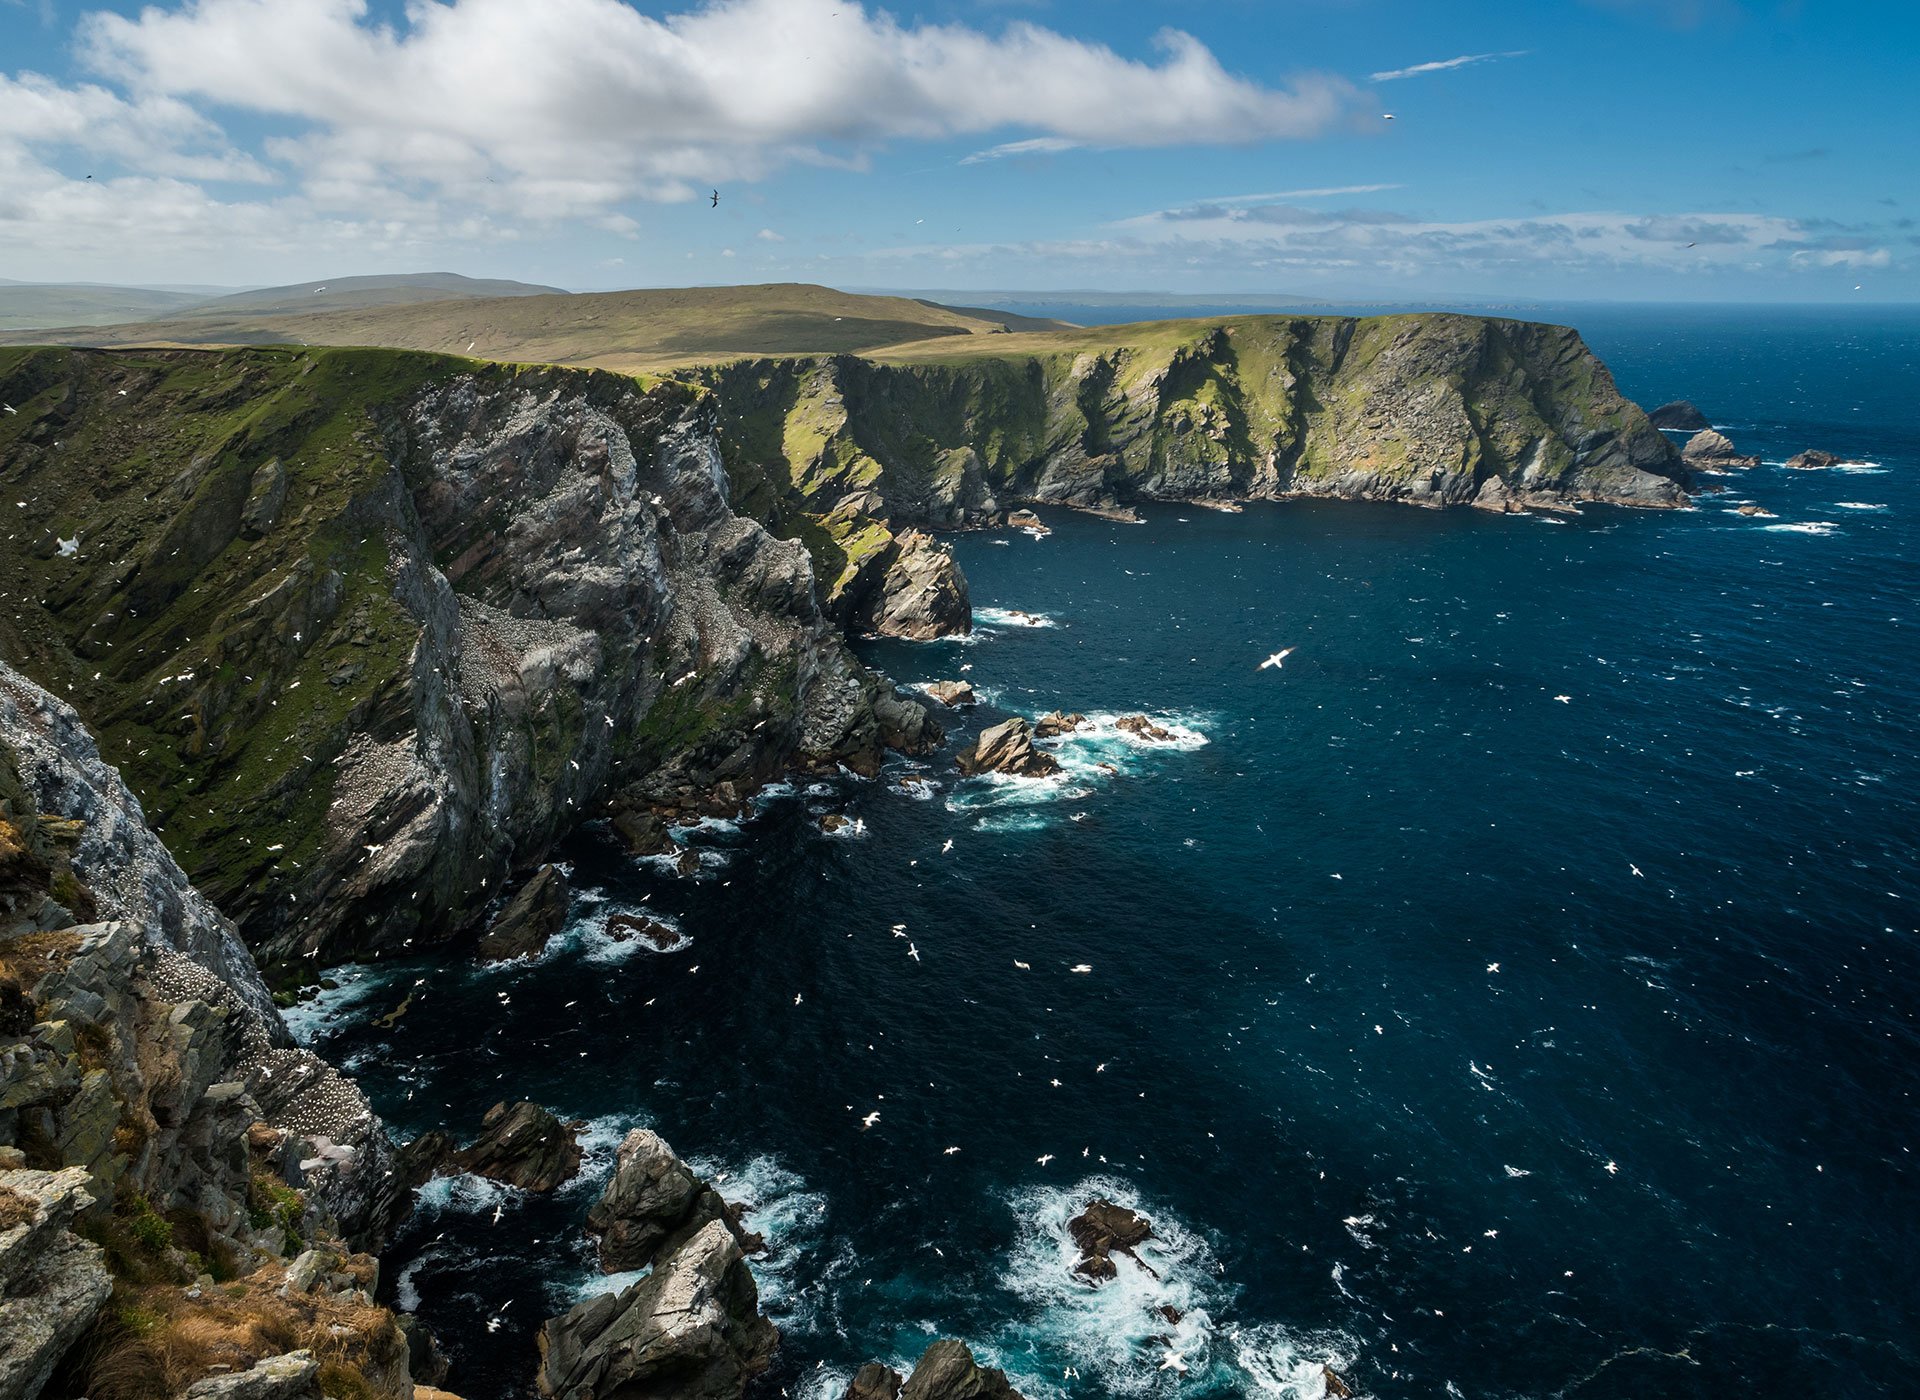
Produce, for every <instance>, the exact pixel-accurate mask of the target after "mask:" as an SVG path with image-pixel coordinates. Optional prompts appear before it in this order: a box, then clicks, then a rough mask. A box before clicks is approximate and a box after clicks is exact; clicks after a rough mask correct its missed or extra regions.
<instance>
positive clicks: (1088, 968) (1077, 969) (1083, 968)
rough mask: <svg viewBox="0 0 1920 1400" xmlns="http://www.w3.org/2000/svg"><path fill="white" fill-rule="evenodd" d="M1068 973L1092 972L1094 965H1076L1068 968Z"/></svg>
mask: <svg viewBox="0 0 1920 1400" xmlns="http://www.w3.org/2000/svg"><path fill="white" fill-rule="evenodd" d="M1067 971H1068V972H1092V971H1093V964H1092V963H1075V964H1074V965H1073V966H1072V967H1070V968H1068V969H1067Z"/></svg>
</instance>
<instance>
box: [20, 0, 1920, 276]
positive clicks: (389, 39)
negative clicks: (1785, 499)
mask: <svg viewBox="0 0 1920 1400" xmlns="http://www.w3.org/2000/svg"><path fill="white" fill-rule="evenodd" d="M1916 152H1920V4H1915V3H1912V0H1899V3H1895V0H1448V2H1447V3H1441V2H1440V0H1209V3H1206V4H1202V5H1182V6H1175V5H1168V4H1164V3H1156V4H1144V3H1134V0H1085V2H1083V0H927V3H920V4H913V3H902V4H898V5H895V6H893V7H891V8H881V7H879V6H875V5H863V4H861V3H859V0H673V3H664V4H661V3H651V0H156V2H155V3H147V4H140V3H132V2H131V0H128V2H126V3H112V2H110V0H0V278H8V279H13V280H18V281H101V282H122V283H144V284H208V285H221V286H240V285H262V284H274V283H287V282H300V281H308V280H316V279H324V278H327V277H339V276H346V275H349V274H354V273H372V272H408V271H425V270H430V269H431V270H448V271H455V272H462V273H466V274H468V275H470V276H486V277H510V278H518V279H521V280H524V281H531V282H541V283H550V284H554V285H558V286H564V287H567V288H571V289H576V290H589V289H606V288H614V287H628V286H676V285H689V284H697V283H718V282H769V281H808V282H824V283H828V284H831V285H835V286H841V287H850V288H879V287H884V288H938V289H954V290H980V291H987V290H1021V291H1046V290H1060V289H1070V288H1071V289H1082V288H1087V289H1100V290H1107V291H1116V292H1118V291H1140V290H1154V291H1167V292H1185V293H1228V292H1234V293H1255V292H1263V293H1277V294H1289V295H1299V296H1307V297H1328V298H1346V299H1353V298H1383V299H1409V298H1422V297H1424V298H1437V299H1444V298H1464V297H1481V298H1515V299H1520V298H1531V299H1545V300H1573V299H1619V300H1702V301H1841V300H1868V301H1914V300H1920V223H1916V220H1920V154H1916ZM714 191H718V193H719V195H720V203H719V204H718V205H717V206H716V205H714V204H713V203H712V201H711V194H712V192H714Z"/></svg>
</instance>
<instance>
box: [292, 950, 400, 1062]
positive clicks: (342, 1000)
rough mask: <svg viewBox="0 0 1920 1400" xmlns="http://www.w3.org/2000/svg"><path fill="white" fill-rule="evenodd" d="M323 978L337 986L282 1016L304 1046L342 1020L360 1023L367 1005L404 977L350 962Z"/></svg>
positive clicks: (388, 969) (323, 975)
mask: <svg viewBox="0 0 1920 1400" xmlns="http://www.w3.org/2000/svg"><path fill="white" fill-rule="evenodd" d="M320 975H321V977H322V978H323V979H324V980H325V981H328V982H333V983H335V984H336V985H335V986H334V987H332V988H331V989H329V988H324V987H323V988H322V989H321V990H320V991H318V992H315V993H314V994H313V995H312V996H310V997H308V998H307V999H306V1000H305V1001H303V1002H300V1003H299V1004H297V1005H295V1006H290V1007H288V1008H286V1010H284V1011H282V1012H281V1013H280V1019H281V1020H282V1021H284V1022H286V1025H287V1030H288V1031H289V1032H291V1033H292V1035H293V1038H294V1039H295V1040H296V1041H298V1042H299V1043H300V1044H302V1045H311V1044H313V1042H314V1041H315V1040H316V1039H317V1038H319V1036H320V1035H321V1034H322V1033H323V1032H325V1031H329V1030H332V1029H334V1028H336V1027H337V1026H338V1025H339V1024H340V1023H341V1022H343V1021H346V1022H350V1021H355V1020H358V1019H359V1011H361V1010H364V1009H365V1007H364V1003H366V1002H367V1001H369V1000H370V999H372V998H373V997H374V996H375V995H377V994H378V993H380V992H384V991H386V990H387V989H388V988H389V987H391V986H392V985H393V984H394V983H395V982H397V981H398V980H400V978H401V977H402V976H404V975H405V974H404V971H403V970H402V969H398V968H382V967H368V966H364V965H361V964H356V963H348V964H346V965H345V966H343V967H335V968H329V969H328V970H327V971H325V972H323V973H321V974H320Z"/></svg>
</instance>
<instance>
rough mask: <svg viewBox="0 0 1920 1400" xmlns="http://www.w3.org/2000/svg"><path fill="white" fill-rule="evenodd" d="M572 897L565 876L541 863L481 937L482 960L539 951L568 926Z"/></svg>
mask: <svg viewBox="0 0 1920 1400" xmlns="http://www.w3.org/2000/svg"><path fill="white" fill-rule="evenodd" d="M570 899H571V894H570V891H569V890H568V888H567V880H566V877H565V876H564V875H562V874H561V873H560V872H559V871H558V870H556V869H555V868H554V867H553V866H551V865H543V866H541V867H540V868H539V869H538V870H536V871H534V873H533V874H532V875H530V876H528V877H527V880H526V882H525V883H524V884H522V885H521V886H520V888H519V889H518V890H517V891H516V892H515V893H514V896H513V898H512V899H510V900H508V901H507V904H506V907H505V908H503V909H502V910H501V911H500V912H499V913H498V914H496V915H494V917H493V922H492V923H491V924H489V925H488V926H487V931H486V933H485V935H483V936H482V937H481V939H480V949H479V952H480V957H481V959H482V960H483V961H485V962H505V961H507V960H508V959H510V958H525V957H531V956H533V955H534V954H536V953H538V952H540V951H541V950H542V949H544V948H545V947H546V946H547V940H548V939H550V938H552V937H553V935H554V934H556V933H558V932H559V931H560V930H561V929H562V928H564V927H565V926H566V922H567V908H568V905H569V903H570Z"/></svg>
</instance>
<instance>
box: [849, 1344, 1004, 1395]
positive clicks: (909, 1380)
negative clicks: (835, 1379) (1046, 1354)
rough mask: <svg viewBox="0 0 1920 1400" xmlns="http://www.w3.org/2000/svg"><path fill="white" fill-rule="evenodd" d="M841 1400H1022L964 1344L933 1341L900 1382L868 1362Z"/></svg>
mask: <svg viewBox="0 0 1920 1400" xmlns="http://www.w3.org/2000/svg"><path fill="white" fill-rule="evenodd" d="M844 1400H1024V1397H1023V1396H1022V1395H1021V1394H1020V1392H1019V1391H1017V1390H1015V1389H1014V1388H1013V1386H1012V1385H1011V1384H1009V1383H1008V1381H1007V1373H1006V1372H1005V1371H1001V1370H998V1369H994V1368H991V1367H985V1366H981V1365H980V1364H979V1363H978V1362H976V1361H975V1360H974V1359H973V1352H972V1351H971V1350H970V1349H969V1348H968V1347H967V1344H966V1343H965V1342H960V1341H954V1340H953V1339H951V1338H947V1339H944V1340H942V1341H938V1342H935V1343H934V1344H933V1345H932V1346H930V1347H928V1348H927V1349H926V1351H925V1352H923V1353H922V1354H921V1357H920V1360H919V1361H917V1362H916V1363H914V1367H913V1374H912V1375H910V1376H907V1377H906V1378H905V1379H904V1380H903V1379H902V1378H901V1376H900V1374H899V1372H897V1371H895V1370H893V1369H892V1368H891V1367H888V1366H882V1365H880V1364H879V1363H878V1362H870V1363H868V1364H867V1365H865V1366H862V1367H861V1368H860V1369H859V1370H858V1371H857V1372H855V1373H854V1377H853V1382H852V1384H850V1385H849V1386H848V1387H847V1389H846V1393H845V1396H844Z"/></svg>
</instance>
